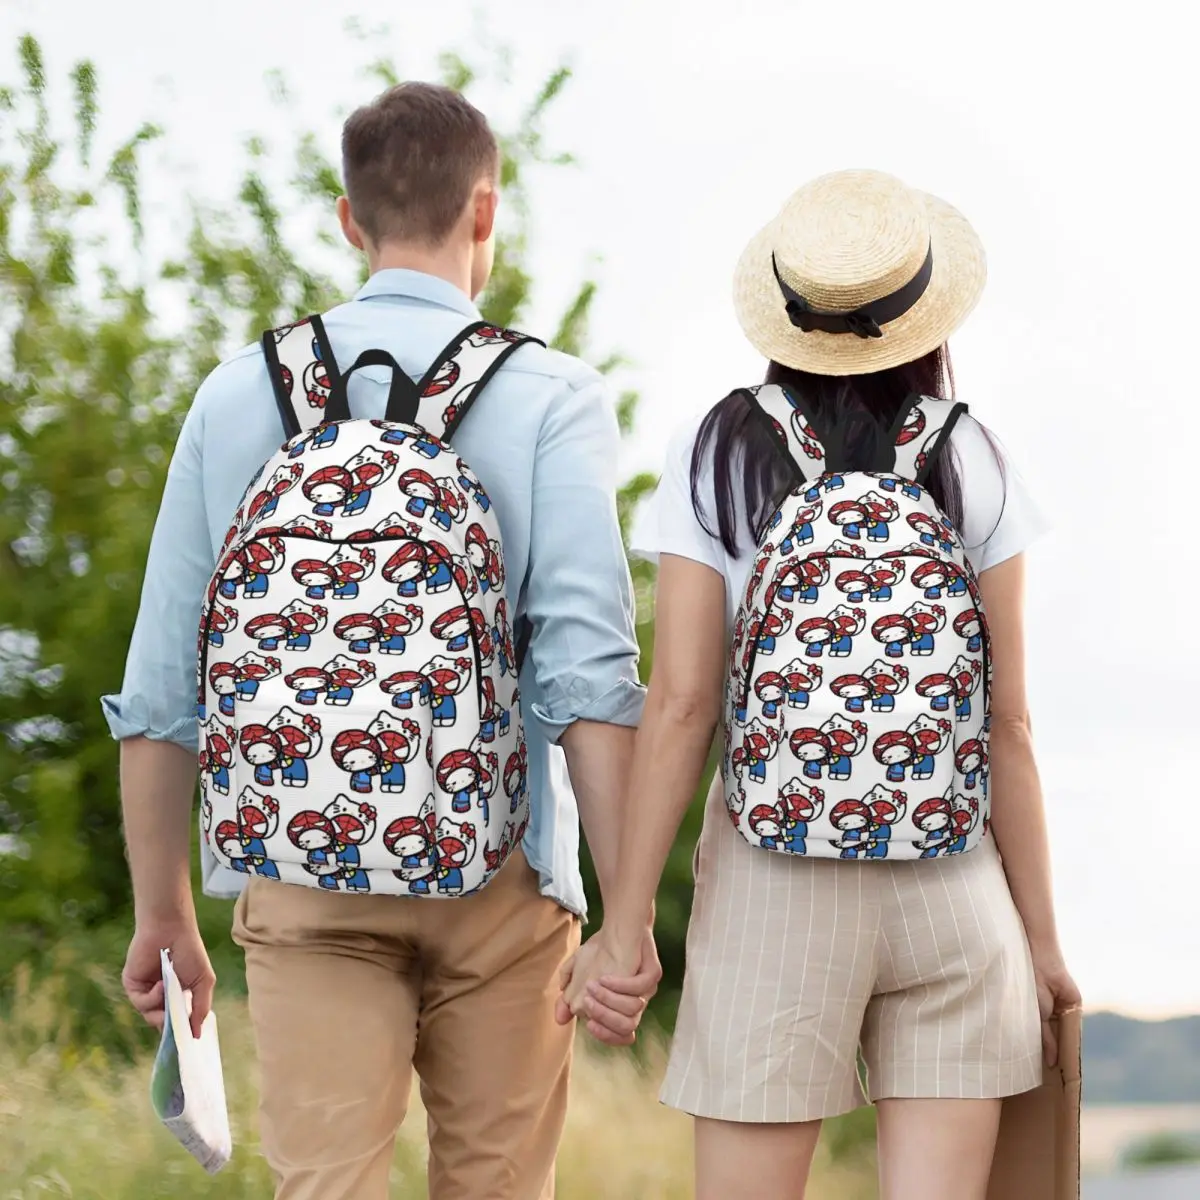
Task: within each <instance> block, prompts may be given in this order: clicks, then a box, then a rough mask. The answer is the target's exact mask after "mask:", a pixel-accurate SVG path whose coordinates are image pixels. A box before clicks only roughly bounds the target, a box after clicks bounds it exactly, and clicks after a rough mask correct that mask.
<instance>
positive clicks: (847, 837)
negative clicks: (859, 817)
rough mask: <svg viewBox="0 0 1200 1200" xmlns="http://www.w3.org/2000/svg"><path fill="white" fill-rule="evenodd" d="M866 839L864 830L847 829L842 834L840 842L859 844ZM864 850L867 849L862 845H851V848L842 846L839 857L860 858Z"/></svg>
mask: <svg viewBox="0 0 1200 1200" xmlns="http://www.w3.org/2000/svg"><path fill="white" fill-rule="evenodd" d="M866 837H867V831H866V830H865V829H847V830H846V832H845V833H843V834H842V842H843V843H845V842H857V843H861V842H863V841H864V840H865V839H866ZM866 848H867V847H866V846H864V845H853V846H846V845H843V846H842V854H841V857H842V858H862V856H863V852H864V851H865V850H866Z"/></svg>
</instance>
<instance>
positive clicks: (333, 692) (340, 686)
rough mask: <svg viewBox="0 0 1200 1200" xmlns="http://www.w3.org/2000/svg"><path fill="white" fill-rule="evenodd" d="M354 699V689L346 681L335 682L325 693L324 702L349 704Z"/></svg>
mask: <svg viewBox="0 0 1200 1200" xmlns="http://www.w3.org/2000/svg"><path fill="white" fill-rule="evenodd" d="M353 699H354V689H353V688H352V687H351V686H350V685H349V684H347V683H335V684H333V686H332V687H330V689H329V691H328V692H326V693H325V703H326V704H338V705H341V704H349V703H350V701H351V700H353Z"/></svg>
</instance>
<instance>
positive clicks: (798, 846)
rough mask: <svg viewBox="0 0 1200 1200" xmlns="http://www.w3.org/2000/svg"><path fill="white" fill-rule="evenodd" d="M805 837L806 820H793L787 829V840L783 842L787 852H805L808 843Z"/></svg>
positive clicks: (806, 833) (806, 834) (806, 832)
mask: <svg viewBox="0 0 1200 1200" xmlns="http://www.w3.org/2000/svg"><path fill="white" fill-rule="evenodd" d="M807 837H808V822H807V821H793V822H792V824H791V827H790V828H789V829H788V831H787V840H786V841H785V842H784V843H783V846H784V849H785V850H787V852H788V853H789V854H807V853H808V844H807V843H806V842H805V840H804V839H805V838H807Z"/></svg>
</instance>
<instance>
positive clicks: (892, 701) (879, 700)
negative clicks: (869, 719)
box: [871, 692, 896, 712]
mask: <svg viewBox="0 0 1200 1200" xmlns="http://www.w3.org/2000/svg"><path fill="white" fill-rule="evenodd" d="M895 708H896V697H895V696H894V695H892V693H891V692H880V693H879V694H878V695H877V696H872V697H871V711H872V712H893V711H895Z"/></svg>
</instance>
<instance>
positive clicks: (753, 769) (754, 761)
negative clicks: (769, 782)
mask: <svg viewBox="0 0 1200 1200" xmlns="http://www.w3.org/2000/svg"><path fill="white" fill-rule="evenodd" d="M746 762H747V765H748V766H749V768H750V772H749V774H750V778H751V779H753V780H754V781H755V783H762V782H763V781H764V780H765V779H766V778H767V764H766V763H765V762H764V761H763V760H762V759H761V758H759V757H758V756H757V755H755V754H749V753H748V754H747V755H746Z"/></svg>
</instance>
